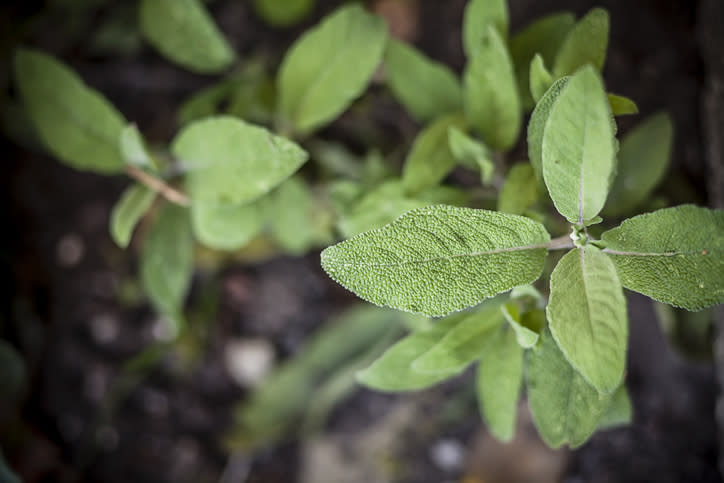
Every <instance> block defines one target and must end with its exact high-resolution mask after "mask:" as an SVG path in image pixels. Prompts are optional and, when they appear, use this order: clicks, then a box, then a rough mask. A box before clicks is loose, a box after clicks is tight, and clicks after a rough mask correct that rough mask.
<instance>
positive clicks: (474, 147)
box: [448, 126, 495, 185]
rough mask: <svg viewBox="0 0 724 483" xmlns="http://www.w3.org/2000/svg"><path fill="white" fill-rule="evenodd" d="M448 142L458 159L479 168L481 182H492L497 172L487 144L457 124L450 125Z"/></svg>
mask: <svg viewBox="0 0 724 483" xmlns="http://www.w3.org/2000/svg"><path fill="white" fill-rule="evenodd" d="M448 144H449V145H450V152H452V154H453V157H454V158H455V159H456V160H457V161H459V162H462V163H463V164H465V165H466V166H473V167H475V168H477V169H479V170H480V181H481V183H482V184H483V185H487V184H488V183H490V180H491V179H492V177H493V174H494V172H495V165H494V164H493V160H492V159H491V155H490V150H488V148H487V146H485V145H484V144H483V143H481V142H480V141H478V140H476V139H474V138H472V137H470V136H468V135H467V134H466V133H464V132H463V131H461V130H460V129H458V128H457V127H455V126H450V128H449V129H448Z"/></svg>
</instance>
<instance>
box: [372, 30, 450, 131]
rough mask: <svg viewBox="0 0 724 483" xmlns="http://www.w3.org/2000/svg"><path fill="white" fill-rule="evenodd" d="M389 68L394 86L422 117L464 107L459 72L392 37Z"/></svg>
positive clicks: (414, 113) (389, 79) (408, 106)
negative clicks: (455, 72)
mask: <svg viewBox="0 0 724 483" xmlns="http://www.w3.org/2000/svg"><path fill="white" fill-rule="evenodd" d="M385 69H386V71H387V84H388V85H389V86H390V90H391V91H392V93H393V94H394V95H395V97H396V98H397V100H399V101H400V103H401V104H402V105H403V106H405V109H407V110H408V111H409V112H410V114H412V116H413V117H414V118H415V119H417V120H418V121H420V122H424V121H428V120H430V119H433V118H435V117H438V116H441V115H443V114H448V113H450V112H457V111H459V110H460V109H461V108H462V88H461V87H460V82H459V81H458V79H457V77H455V74H454V73H453V72H452V71H451V70H450V68H449V67H447V66H446V65H444V64H441V63H439V62H435V61H433V60H431V59H428V58H427V57H426V56H425V55H424V54H422V53H421V52H419V51H417V50H415V48H413V47H411V46H409V45H407V44H405V43H403V42H398V41H396V40H390V41H389V43H388V44H387V53H386V54H385Z"/></svg>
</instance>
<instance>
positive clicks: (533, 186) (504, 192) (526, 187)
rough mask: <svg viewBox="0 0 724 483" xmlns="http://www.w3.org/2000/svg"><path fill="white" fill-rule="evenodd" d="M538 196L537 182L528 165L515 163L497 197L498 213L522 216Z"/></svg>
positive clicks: (531, 168)
mask: <svg viewBox="0 0 724 483" xmlns="http://www.w3.org/2000/svg"><path fill="white" fill-rule="evenodd" d="M539 196H540V190H539V189H538V180H537V179H536V177H535V172H534V171H533V166H531V164H530V163H516V164H514V165H513V166H512V167H511V168H510V171H509V172H508V176H506V177H505V181H504V182H503V187H502V188H501V190H500V196H499V197H498V211H503V212H505V213H511V214H513V215H522V214H523V213H525V212H526V211H527V210H528V208H530V206H531V205H532V204H533V203H535V202H536V201H537V200H538V198H539Z"/></svg>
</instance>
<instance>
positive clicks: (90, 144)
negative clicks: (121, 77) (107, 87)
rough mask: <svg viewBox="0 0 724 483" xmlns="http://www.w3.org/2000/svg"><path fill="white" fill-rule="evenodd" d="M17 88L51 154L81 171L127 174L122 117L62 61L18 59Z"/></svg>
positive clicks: (31, 53)
mask: <svg viewBox="0 0 724 483" xmlns="http://www.w3.org/2000/svg"><path fill="white" fill-rule="evenodd" d="M15 83H16V86H17V88H18V89H19V90H20V94H21V96H22V99H23V103H24V106H25V108H26V109H27V113H28V115H29V117H30V119H31V120H32V123H33V125H34V126H35V128H36V129H37V131H38V133H39V134H40V138H41V139H42V140H43V143H44V144H45V146H46V147H47V148H48V149H49V150H50V152H51V153H52V154H53V155H55V156H56V157H58V159H60V160H61V161H63V162H65V163H66V164H68V165H69V166H72V167H73V168H76V169H79V170H86V171H94V172H98V173H101V174H112V173H119V172H121V171H123V169H124V166H125V163H124V162H123V158H122V157H121V152H120V147H119V142H118V138H119V136H120V135H121V131H122V130H123V128H124V127H125V125H126V121H125V119H124V118H123V116H122V115H121V114H120V113H119V112H118V111H117V110H116V109H115V107H113V106H112V105H111V104H110V103H109V102H108V101H107V100H106V99H105V98H104V97H103V96H102V95H101V94H100V93H98V92H97V91H95V90H93V89H91V88H89V87H88V86H86V85H85V84H84V83H83V80H81V78H80V77H78V76H77V75H76V74H75V73H74V72H73V71H71V70H70V69H69V68H68V67H66V66H65V65H63V64H62V63H61V62H59V61H58V60H57V59H55V58H53V57H51V56H49V55H47V54H44V53H42V52H38V51H35V50H30V49H20V50H18V52H17V54H16V55H15Z"/></svg>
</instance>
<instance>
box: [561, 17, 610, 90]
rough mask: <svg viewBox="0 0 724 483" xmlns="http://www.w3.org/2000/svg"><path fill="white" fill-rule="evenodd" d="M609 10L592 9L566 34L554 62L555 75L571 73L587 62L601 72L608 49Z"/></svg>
mask: <svg viewBox="0 0 724 483" xmlns="http://www.w3.org/2000/svg"><path fill="white" fill-rule="evenodd" d="M608 24H609V20H608V12H607V11H606V10H604V9H602V8H594V9H591V10H590V11H589V12H588V13H587V14H586V15H585V16H584V17H583V18H582V19H581V20H579V21H578V23H577V24H576V25H575V27H573V28H572V29H571V31H570V32H569V33H568V35H567V36H566V39H565V40H564V41H563V44H562V45H561V47H560V50H559V51H558V55H557V56H556V60H555V63H554V64H553V77H554V78H556V79H557V78H560V77H563V76H564V75H569V74H572V73H574V72H575V71H576V70H578V68H579V67H582V66H584V65H586V64H592V65H593V66H594V67H595V68H596V70H598V71H599V72H600V71H601V70H602V69H603V64H604V63H605V62H606V50H607V49H608Z"/></svg>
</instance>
